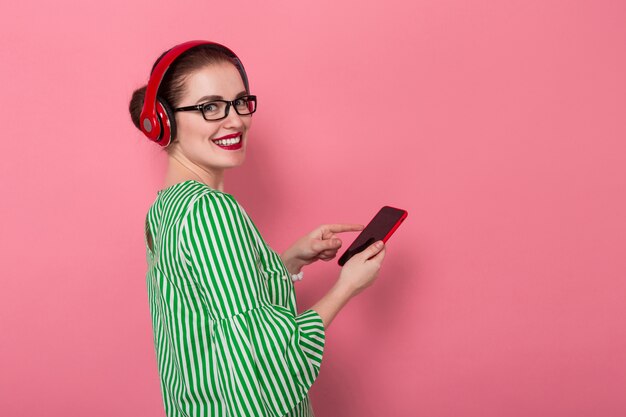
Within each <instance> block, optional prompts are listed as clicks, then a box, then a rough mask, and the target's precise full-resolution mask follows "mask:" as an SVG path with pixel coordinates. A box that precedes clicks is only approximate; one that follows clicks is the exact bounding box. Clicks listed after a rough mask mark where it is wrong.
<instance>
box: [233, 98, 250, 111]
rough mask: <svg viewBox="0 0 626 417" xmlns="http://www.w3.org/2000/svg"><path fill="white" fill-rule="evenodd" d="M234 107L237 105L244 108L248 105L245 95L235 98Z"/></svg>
mask: <svg viewBox="0 0 626 417" xmlns="http://www.w3.org/2000/svg"><path fill="white" fill-rule="evenodd" d="M235 107H238V108H240V109H245V108H247V107H248V99H247V98H245V97H242V98H238V99H237V100H235Z"/></svg>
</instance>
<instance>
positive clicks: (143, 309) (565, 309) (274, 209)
mask: <svg viewBox="0 0 626 417" xmlns="http://www.w3.org/2000/svg"><path fill="white" fill-rule="evenodd" d="M8 3H9V2H3V5H2V6H0V8H1V9H0V28H1V29H0V31H2V33H1V36H0V47H1V50H2V56H3V57H2V59H1V60H0V75H1V82H2V88H1V91H2V93H1V97H2V98H1V100H2V109H3V110H2V112H1V113H0V114H1V116H0V117H1V118H2V126H3V131H4V133H3V134H2V136H3V146H2V162H1V163H0V174H2V181H1V182H0V195H1V196H2V197H1V200H0V201H1V206H0V207H1V211H2V216H1V217H0V222H1V224H0V226H1V230H2V232H0V251H1V252H0V253H1V255H0V262H1V265H0V271H1V272H0V275H1V277H2V278H1V283H2V285H1V289H0V415H3V416H64V417H70V416H87V415H89V416H117V417H124V416H129V417H130V416H163V415H164V412H163V406H162V402H161V401H162V400H161V393H160V387H159V381H158V375H157V368H156V359H155V354H154V347H153V343H152V329H151V322H150V316H149V309H148V300H147V294H146V287H145V271H146V261H145V249H144V240H143V235H142V230H143V226H144V223H143V221H144V216H145V213H146V210H147V209H148V207H149V205H150V204H151V203H152V202H153V201H154V198H155V193H156V191H157V190H158V189H160V188H161V186H162V183H163V178H164V173H165V167H166V158H165V154H164V153H163V152H161V151H160V150H159V149H158V146H156V145H154V144H152V143H149V142H148V141H147V139H145V138H144V137H143V136H142V135H141V134H140V132H139V131H137V130H136V129H135V128H134V126H133V125H132V124H131V122H130V117H129V115H128V111H127V107H128V100H129V97H130V94H131V92H132V90H133V89H134V88H136V87H139V86H140V85H143V84H144V83H145V82H146V81H147V76H148V72H149V69H150V67H151V65H152V63H153V61H154V59H155V58H156V57H157V56H158V55H159V54H160V53H161V52H162V51H163V50H165V49H167V48H169V47H170V46H172V45H174V44H176V43H179V42H182V41H185V40H189V39H209V40H214V41H218V42H222V43H224V44H226V45H228V46H230V47H231V48H232V49H233V50H235V51H236V52H237V53H238V54H239V56H240V57H241V58H242V60H243V62H244V64H245V66H246V68H247V70H248V72H249V75H250V80H251V87H252V90H253V91H254V92H255V93H256V94H257V95H258V96H259V111H258V113H257V114H256V115H255V117H254V123H253V130H252V132H251V142H250V145H249V148H248V149H249V153H248V155H247V159H246V163H245V164H244V166H242V167H241V168H240V169H238V170H235V171H233V172H229V173H228V174H227V176H226V188H225V191H227V192H230V193H231V194H233V195H235V196H236V197H237V198H238V199H239V201H240V202H241V203H242V204H243V205H244V207H245V208H246V209H247V211H248V212H249V213H250V215H251V216H252V218H253V219H254V220H255V222H256V223H257V225H258V226H259V229H260V230H261V232H262V233H263V234H264V236H265V238H266V240H267V241H268V242H269V243H270V244H271V245H272V246H273V247H274V248H275V249H276V250H278V251H282V250H284V249H285V248H286V247H287V246H288V245H289V244H291V243H292V242H293V241H294V240H295V239H296V238H298V237H300V236H301V235H303V234H304V233H306V232H308V231H309V230H312V229H313V228H314V227H316V226H317V225H319V224H322V223H330V222H359V223H367V222H368V221H369V220H370V218H371V216H373V215H374V214H375V212H376V211H377V210H378V208H380V207H381V206H382V205H385V204H387V205H392V206H397V207H402V208H405V209H406V210H408V212H409V216H408V218H407V220H406V222H405V223H404V225H403V226H402V227H401V228H400V229H398V231H397V232H396V234H395V235H394V237H393V238H392V239H391V240H390V242H389V244H388V253H387V258H386V260H385V264H384V266H383V269H382V272H381V274H380V277H379V279H378V281H377V282H376V283H375V285H374V286H372V287H371V288H370V289H368V290H367V291H366V292H364V293H362V294H361V295H359V296H358V297H357V298H355V299H354V300H353V301H352V302H351V303H350V304H348V306H347V307H346V308H345V309H344V310H343V311H342V312H341V313H340V315H339V316H338V317H337V318H336V320H335V321H334V322H333V324H332V326H331V327H330V328H329V330H328V334H327V347H326V351H325V357H324V361H323V364H322V370H321V373H320V376H319V378H318V380H317V382H316V383H315V385H314V386H313V388H312V391H311V396H312V400H313V404H314V407H315V409H316V415H317V416H318V417H331V416H361V417H364V416H428V417H448V416H450V417H451V416H481V417H485V416H494V417H495V416H531V415H537V416H591V415H594V416H604V417H607V416H623V415H626V397H625V396H624V395H623V394H624V392H625V391H626V325H625V323H624V317H625V316H626V302H625V301H626V256H624V253H625V249H626V216H625V212H626V198H625V192H624V191H625V186H626V146H625V144H624V139H625V138H626V125H625V123H624V122H625V117H624V112H625V111H626V76H625V74H626V52H625V51H626V48H625V46H626V25H625V24H624V22H626V3H624V2H622V1H591V0H588V1H545V0H531V1H528V0H524V1H522V0H520V1H474V2H466V1H460V0H447V1H439V0H437V1H435V0H429V1H408V0H407V1H399V0H387V1H384V2H380V3H378V4H372V3H369V4H368V3H367V2H363V1H356V0H350V1H343V2H337V1H329V0H325V1H317V2H294V1H269V2H268V1H263V2H252V1H248V2H247V1H236V2H224V1H218V2H209V1H186V2H179V3H175V2H167V3H166V2H160V3H158V4H155V2H154V1H143V0H142V1H132V2H126V1H121V0H110V1H106V2H88V1H87V2H86V1H78V0H76V1H67V0H62V1H56V2H44V1H39V2H36V3H34V2H28V1H26V2H16V4H15V5H12V6H8V5H7V4H8ZM96 4H97V5H96ZM355 236H356V235H355V234H346V235H345V237H344V244H345V245H348V244H349V243H350V242H351V241H352V239H353V238H354V237H355ZM339 270H340V269H339V267H338V266H337V265H336V263H335V262H334V261H333V262H330V263H319V265H317V264H316V265H314V266H311V267H309V268H308V269H306V275H305V280H304V281H303V282H301V283H297V284H296V285H297V294H298V303H299V309H300V310H301V311H303V310H304V309H306V308H308V307H310V306H311V305H313V304H314V303H315V302H316V301H317V300H318V298H319V297H321V296H322V294H323V293H324V292H325V291H326V290H327V289H328V288H329V287H330V286H331V285H332V283H333V282H334V280H335V279H336V277H337V275H338V273H339Z"/></svg>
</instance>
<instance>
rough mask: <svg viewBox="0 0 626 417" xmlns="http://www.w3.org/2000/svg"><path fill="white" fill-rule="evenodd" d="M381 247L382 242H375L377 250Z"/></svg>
mask: <svg viewBox="0 0 626 417" xmlns="http://www.w3.org/2000/svg"><path fill="white" fill-rule="evenodd" d="M382 246H383V242H382V241H380V240H379V241H378V242H376V247H377V248H381V247H382Z"/></svg>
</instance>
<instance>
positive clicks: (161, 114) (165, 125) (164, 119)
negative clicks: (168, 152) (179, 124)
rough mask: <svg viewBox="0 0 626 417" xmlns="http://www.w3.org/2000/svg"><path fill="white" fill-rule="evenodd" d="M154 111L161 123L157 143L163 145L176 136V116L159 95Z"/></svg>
mask: <svg viewBox="0 0 626 417" xmlns="http://www.w3.org/2000/svg"><path fill="white" fill-rule="evenodd" d="M156 113H157V116H158V118H159V123H160V125H161V134H160V135H159V138H158V139H157V143H158V144H159V145H161V146H163V147H165V146H167V145H169V144H170V143H171V142H172V141H173V140H174V138H176V118H175V116H174V112H173V111H172V109H171V107H170V106H169V105H168V104H167V102H166V101H165V100H163V99H162V98H160V97H157V100H156Z"/></svg>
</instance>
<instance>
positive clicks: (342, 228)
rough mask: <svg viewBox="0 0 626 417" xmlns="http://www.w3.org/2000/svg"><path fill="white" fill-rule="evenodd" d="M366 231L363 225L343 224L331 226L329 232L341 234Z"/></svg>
mask: <svg viewBox="0 0 626 417" xmlns="http://www.w3.org/2000/svg"><path fill="white" fill-rule="evenodd" d="M363 229H365V226H364V225H362V224H356V223H342V224H329V225H328V229H327V230H328V231H330V232H333V233H339V232H358V231H359V230H363Z"/></svg>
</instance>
